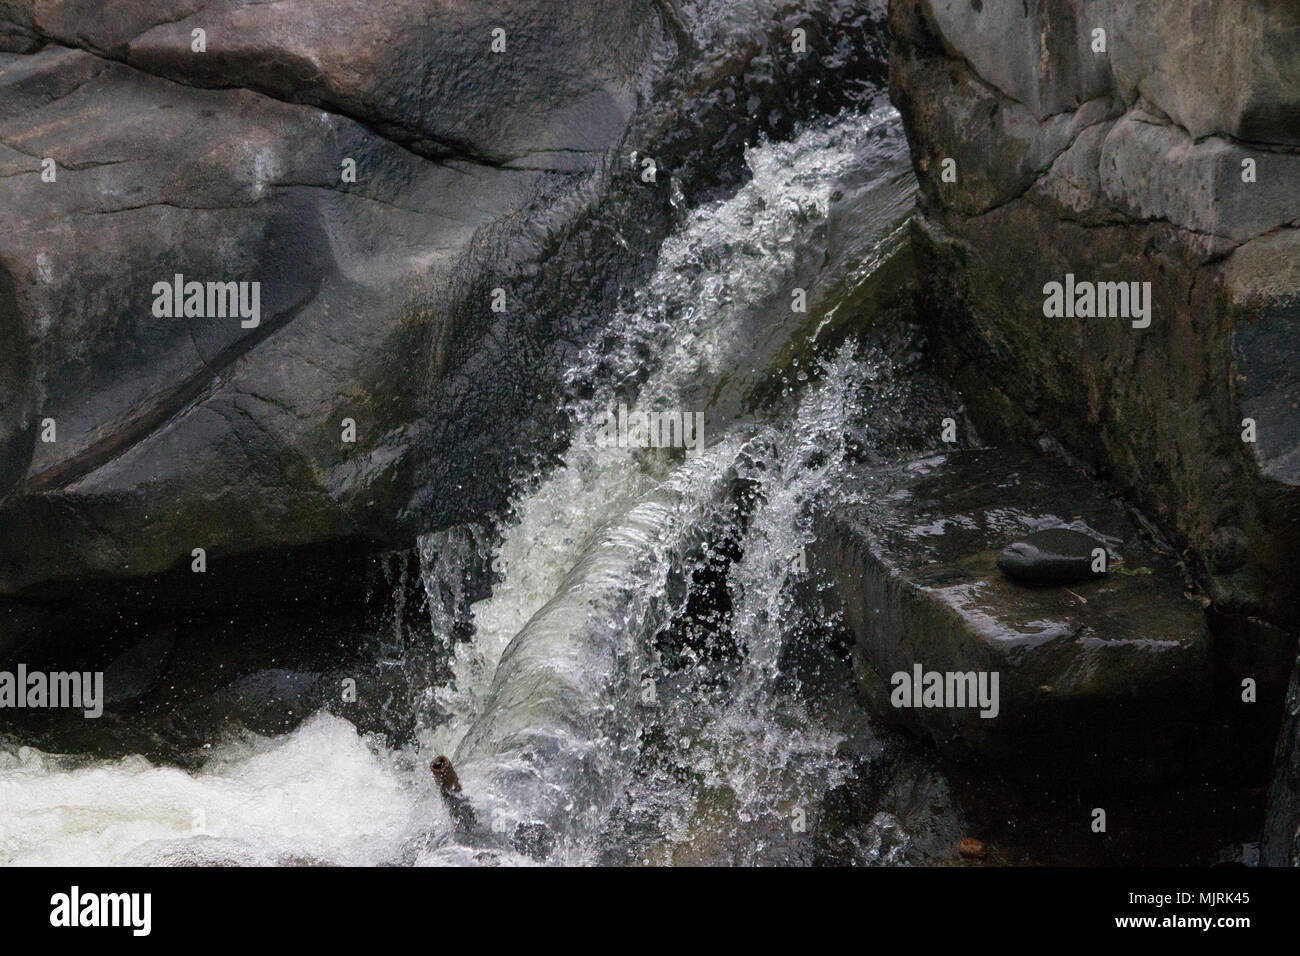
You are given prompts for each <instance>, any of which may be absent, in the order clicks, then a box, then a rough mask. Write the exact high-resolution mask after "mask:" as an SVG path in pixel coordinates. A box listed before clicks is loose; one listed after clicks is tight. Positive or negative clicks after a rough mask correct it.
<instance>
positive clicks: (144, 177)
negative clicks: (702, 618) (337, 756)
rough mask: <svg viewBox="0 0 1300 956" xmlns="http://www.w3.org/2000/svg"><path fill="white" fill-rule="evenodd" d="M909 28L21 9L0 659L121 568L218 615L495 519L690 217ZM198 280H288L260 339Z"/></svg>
mask: <svg viewBox="0 0 1300 956" xmlns="http://www.w3.org/2000/svg"><path fill="white" fill-rule="evenodd" d="M881 16H882V9H881V6H880V4H868V5H865V6H864V5H862V4H857V3H851V2H848V0H808V2H801V0H790V2H783V3H782V2H768V0H755V2H754V3H752V4H747V5H745V6H744V7H743V8H740V9H736V10H734V11H732V12H730V13H728V14H727V15H726V16H722V15H721V14H719V13H717V12H714V11H712V10H711V8H710V6H709V5H708V4H702V5H699V9H697V6H696V5H694V4H685V5H683V4H680V3H671V2H667V0H665V2H663V3H659V4H649V3H647V4H631V5H628V4H622V5H618V7H617V9H615V8H610V7H608V5H603V4H598V3H592V2H591V0H563V2H560V3H553V2H532V0H530V2H526V3H518V2H514V0H509V2H507V0H491V2H486V3H475V4H453V5H448V4H445V3H439V2H434V0H403V2H400V3H392V4H379V5H376V4H372V3H368V2H360V0H356V2H352V0H348V2H345V3H343V4H338V3H325V2H321V0H287V2H284V3H275V4H251V5H250V4H246V3H242V2H234V0H214V2H209V3H201V4H196V3H189V2H181V0H168V2H161V3H160V2H151V3H144V2H134V0H124V2H121V3H115V4H112V5H111V6H109V7H106V8H104V9H102V10H101V9H99V8H98V7H95V6H94V5H89V6H87V5H85V4H80V3H73V2H58V3H37V2H34V0H3V2H0V51H8V52H0V337H2V338H3V339H4V341H5V343H6V346H5V348H3V349H0V529H3V534H0V655H4V656H10V655H12V653H14V651H15V648H16V647H17V646H18V644H19V643H20V642H22V641H25V640H29V639H35V638H36V637H39V638H40V639H41V640H42V641H51V640H53V639H54V638H55V629H54V627H53V623H54V620H55V618H56V617H58V614H57V613H56V611H55V610H53V608H55V605H56V604H57V605H58V606H59V607H66V605H67V604H68V603H69V602H76V601H78V600H80V595H82V594H83V593H84V592H85V590H86V587H87V586H88V585H89V584H92V583H93V584H96V585H101V584H105V583H107V584H108V585H109V589H110V590H113V592H114V593H116V594H119V595H120V594H124V593H126V592H125V591H123V590H122V589H120V588H118V589H115V590H114V589H113V588H112V587H111V585H112V583H113V582H122V581H126V580H129V581H132V582H133V583H138V584H139V591H138V592H135V594H136V598H135V603H136V606H137V607H138V606H139V605H140V604H151V603H153V604H156V603H157V602H158V601H159V600H160V599H161V597H164V596H168V597H170V596H174V595H176V594H178V593H189V592H190V591H191V590H192V587H191V585H192V584H193V582H194V581H195V580H196V578H197V576H196V575H190V572H189V568H190V565H191V561H192V560H193V558H192V553H193V550H194V549H195V548H203V549H204V550H205V552H206V556H205V560H206V562H207V571H206V574H207V575H208V576H209V577H213V576H216V577H219V578H220V580H221V581H222V586H221V587H219V588H215V589H213V590H212V591H211V592H209V593H208V595H207V598H206V599H207V600H217V601H237V600H239V601H244V602H251V603H258V602H274V601H275V599H276V592H277V588H278V587H279V572H280V569H282V568H283V567H285V566H286V564H287V563H288V562H289V561H294V562H306V563H308V564H310V563H312V562H313V561H315V560H316V557H317V555H318V552H319V551H322V550H324V549H326V548H335V547H337V546H339V545H340V543H343V542H345V543H347V544H348V545H349V546H351V547H353V548H354V549H356V550H358V551H360V552H369V553H374V552H376V551H378V550H381V549H385V548H392V547H409V546H410V545H411V543H412V542H413V540H414V538H415V535H416V534H417V533H420V532H423V531H428V530H430V529H437V528H443V527H446V526H448V525H450V524H452V523H454V522H457V521H461V520H465V519H467V518H482V517H484V516H487V515H490V514H495V513H497V512H499V510H500V508H501V507H502V506H503V505H504V502H505V501H506V499H507V496H508V493H509V490H510V487H511V483H512V481H513V480H514V479H515V477H516V476H517V474H518V471H519V464H520V461H521V460H529V459H531V458H532V457H533V456H534V455H536V454H541V453H545V452H547V451H550V450H553V448H554V445H555V443H556V441H557V440H558V436H559V435H560V434H561V433H562V425H563V412H562V407H561V406H562V402H561V401H560V400H559V394H558V393H559V384H558V380H559V375H560V372H561V371H562V370H563V368H565V367H566V364H567V359H568V358H571V357H572V355H573V354H574V352H575V350H576V349H577V348H578V347H579V346H580V345H581V344H582V343H584V342H586V341H589V339H590V337H591V335H592V334H594V333H595V332H596V331H598V330H599V329H600V327H601V323H602V322H603V321H605V320H606V319H607V317H608V314H609V312H610V308H611V306H612V304H613V303H615V302H616V301H617V297H618V296H619V295H621V294H623V293H625V292H626V290H627V289H628V288H630V287H632V286H633V285H634V282H633V281H632V280H633V279H634V278H635V277H636V276H639V275H642V274H644V271H645V270H646V268H647V267H648V263H649V261H650V256H648V255H647V253H648V252H650V251H651V250H653V249H654V248H655V246H656V245H657V243H658V241H659V240H660V239H661V238H662V236H663V235H664V234H665V233H666V231H667V230H668V228H669V227H670V226H671V224H672V222H673V221H674V219H675V217H676V216H677V215H678V211H677V209H676V208H675V204H676V205H680V204H681V203H682V202H684V201H686V199H687V198H689V197H690V196H691V194H692V192H693V191H695V190H703V189H706V188H710V187H712V186H715V185H717V184H718V183H719V182H727V181H729V177H734V176H735V175H736V168H737V166H738V165H739V161H740V153H741V150H742V148H743V146H744V145H745V143H746V141H747V140H748V139H750V138H751V137H752V136H753V135H754V134H755V132H757V131H760V130H762V131H771V132H781V131H788V130H789V128H790V127H791V126H792V124H793V123H794V122H795V120H796V119H797V118H798V117H799V116H800V115H807V114H808V113H813V112H817V111H819V110H824V109H836V108H838V106H840V105H843V104H844V103H845V102H847V101H849V100H851V99H852V98H853V97H858V96H864V95H867V94H868V93H869V92H870V91H871V90H873V89H878V88H879V84H880V82H881V81H882V80H883V59H882V57H881V56H880V52H881V50H880V47H881V37H882V33H881V32H880V31H879V30H874V31H873V30H871V29H869V26H870V24H872V23H876V24H879V22H880V19H881ZM801 24H802V25H804V26H806V27H807V29H808V43H809V50H808V53H807V54H805V55H803V56H795V55H793V54H792V53H791V54H790V55H788V56H786V55H782V54H781V51H788V50H789V43H788V37H789V34H790V30H791V29H792V28H793V27H794V26H796V25H801ZM498 27H500V28H501V29H503V30H504V31H505V35H504V43H505V51H504V52H502V53H496V52H493V49H492V44H493V41H494V33H493V31H494V30H495V29H497V28H498ZM199 29H201V30H203V31H204V41H205V44H206V49H205V51H204V52H195V49H194V42H195V40H194V34H193V31H195V30H199ZM697 34H698V35H697ZM777 40H780V41H781V43H780V45H779V46H778V47H771V48H770V45H771V44H773V43H775V42H776V41H777ZM706 45H707V48H706ZM774 52H775V54H776V55H773V54H774ZM814 77H816V78H818V82H816V83H814V82H811V80H812V78H814ZM873 78H874V83H873V82H872V80H873ZM760 106H762V107H763V108H762V109H760V108H759V107H760ZM634 152H635V153H636V154H637V155H638V156H645V155H653V157H654V158H655V160H656V161H657V163H658V176H657V178H656V180H655V181H654V182H652V183H645V182H643V181H642V179H641V173H642V167H640V166H639V165H638V166H634V165H633V164H632V163H631V161H630V158H631V155H632V153H634ZM46 158H49V159H52V160H54V162H55V164H56V165H55V167H54V170H55V173H56V178H55V180H54V181H52V182H49V181H46V180H45V179H44V178H43V177H42V172H43V171H46V170H47V164H45V163H44V162H43V161H44V160H45V159H46ZM349 160H351V161H355V171H356V175H355V181H351V177H350V175H347V176H345V173H350V171H351V167H350V164H349V163H348V162H347V161H349ZM683 193H685V195H683ZM176 275H183V276H184V278H185V280H188V281H199V282H218V281H220V282H227V281H229V282H245V281H246V282H258V283H260V316H259V317H258V321H257V323H256V324H255V325H254V324H253V323H252V321H251V320H244V321H241V319H240V318H239V317H230V316H227V317H225V318H219V317H218V318H198V317H190V318H165V317H164V318H160V317H156V316H155V315H154V311H153V305H154V302H155V299H156V293H155V291H154V285H155V283H158V282H171V281H172V280H173V277H174V276H176ZM496 289H501V290H503V291H504V293H505V299H504V311H498V310H496V309H494V305H497V304H499V301H500V300H499V299H498V298H496V297H495V296H494V294H493V291H494V290H496ZM353 427H355V440H354V441H353V440H350V438H351V434H352V432H351V429H352V428H353ZM51 429H52V430H51ZM47 439H48V440H47ZM325 567H326V565H325V563H324V562H322V563H321V570H322V574H321V575H320V576H319V586H320V587H321V589H322V590H328V589H330V588H332V587H335V586H337V584H338V582H337V581H331V580H330V579H329V578H328V576H327V575H326V574H324V573H323V572H324V570H325ZM214 595H220V596H219V597H216V598H214ZM113 613H116V612H113ZM63 636H64V637H65V638H67V640H68V641H69V642H70V643H71V644H74V645H75V644H76V643H77V642H78V640H79V638H78V636H77V634H75V633H72V634H65V635H63ZM131 636H132V635H126V636H125V637H124V638H123V639H129V638H130V637H131Z"/></svg>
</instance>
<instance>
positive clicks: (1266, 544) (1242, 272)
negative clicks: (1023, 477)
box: [890, 0, 1300, 628]
mask: <svg viewBox="0 0 1300 956" xmlns="http://www.w3.org/2000/svg"><path fill="white" fill-rule="evenodd" d="M890 24H891V41H892V46H891V64H890V71H891V73H890V94H891V97H892V99H893V100H894V103H895V104H896V105H897V106H898V108H899V110H900V112H901V113H902V115H903V119H904V124H905V127H906V129H907V134H908V140H909V145H910V146H911V150H912V155H913V161H914V165H915V167H916V172H917V177H918V180H919V182H920V188H921V215H920V216H918V218H917V221H916V230H915V231H916V237H917V239H918V240H919V242H918V245H919V248H920V252H921V256H922V260H923V263H924V265H923V267H922V269H921V271H920V274H921V275H922V276H925V277H927V280H928V281H927V288H926V294H925V298H926V307H927V308H928V309H929V310H930V311H931V312H932V319H933V320H934V321H935V322H937V323H938V329H939V335H937V337H936V341H937V342H938V343H939V344H940V347H941V349H943V350H945V351H946V352H947V362H948V364H949V365H950V366H951V367H952V369H953V371H954V374H955V376H956V378H957V380H958V382H959V384H960V385H961V387H962V389H963V392H964V393H965V397H966V398H967V401H968V402H969V403H970V405H971V409H972V412H973V414H974V415H975V417H976V421H977V424H979V425H980V426H981V430H982V431H983V430H984V429H986V428H988V429H995V430H996V431H998V432H1005V433H1009V434H1018V435H1019V436H1021V437H1022V438H1025V439H1032V438H1036V437H1038V436H1039V435H1041V434H1043V433H1044V432H1046V433H1049V434H1051V435H1053V436H1055V437H1056V438H1058V439H1060V440H1061V441H1062V442H1063V443H1064V444H1065V445H1066V446H1067V447H1068V448H1069V449H1070V451H1071V452H1072V453H1074V454H1075V455H1077V456H1079V457H1081V458H1082V459H1084V460H1085V462H1086V463H1087V464H1088V465H1090V466H1091V467H1092V468H1094V469H1095V470H1096V471H1097V473H1098V474H1100V475H1101V476H1102V477H1103V478H1105V479H1107V480H1109V481H1111V482H1112V483H1113V485H1114V486H1115V487H1117V488H1118V489H1119V490H1122V491H1123V492H1124V493H1126V494H1127V495H1129V496H1130V497H1131V498H1132V499H1133V500H1134V501H1135V502H1137V503H1138V504H1139V506H1140V507H1141V508H1142V509H1143V510H1144V512H1145V513H1146V514H1147V515H1148V516H1149V517H1151V518H1152V519H1153V520H1154V521H1155V522H1156V523H1157V525H1158V526H1159V527H1160V528H1161V530H1162V531H1163V532H1164V533H1165V534H1166V535H1168V536H1169V537H1170V539H1171V540H1173V541H1174V542H1175V543H1176V544H1177V545H1178V546H1179V548H1180V550H1182V549H1186V551H1187V556H1188V558H1189V559H1190V560H1191V562H1192V564H1193V565H1194V567H1195V570H1196V572H1197V576H1198V580H1199V581H1200V583H1201V584H1202V586H1203V587H1204V588H1205V590H1206V592H1207V594H1208V595H1209V596H1210V597H1211V598H1212V599H1213V600H1214V602H1215V604H1216V606H1217V607H1218V608H1220V609H1222V610H1226V611H1229V612H1232V613H1249V614H1257V615H1261V616H1262V617H1264V618H1266V619H1269V620H1272V621H1274V622H1277V623H1281V624H1283V625H1284V626H1287V627H1292V628H1294V627H1295V626H1296V624H1297V623H1300V585H1298V584H1297V577H1296V575H1295V574H1294V568H1295V566H1296V564H1297V563H1298V562H1300V467H1298V466H1300V371H1297V370H1298V369H1300V276H1298V275H1297V271H1296V269H1297V265H1296V264H1297V263H1298V262H1300V228H1297V227H1300V149H1298V148H1297V146H1298V143H1300V121H1298V120H1300V68H1298V67H1300V62H1297V54H1296V50H1297V49H1300V20H1298V19H1297V18H1296V17H1295V15H1294V8H1293V7H1290V6H1289V5H1288V4H1286V3H1283V2H1279V0H1232V2H1225V3H1218V4H1131V3H1119V2H1111V0H1086V2H1085V0H1049V2H1045V3H1024V4H1022V3H1015V2H1009V3H990V2H979V0H896V2H894V3H893V4H892V5H891V14H890ZM1098 30H1101V31H1104V42H1105V48H1104V50H1103V49H1101V46H1100V42H1099V40H1100V39H1101V37H1100V35H1099V34H1098V33H1097V32H1096V31H1098ZM945 160H952V161H954V163H955V165H954V164H945ZM945 166H946V168H948V169H949V170H953V171H955V175H952V174H951V173H950V175H949V176H948V177H947V178H945V176H944V169H945ZM1248 168H1249V172H1247V169H1248ZM1067 274H1073V275H1074V276H1075V277H1076V278H1077V279H1079V280H1082V281H1089V282H1150V283H1151V294H1152V301H1153V316H1152V322H1151V325H1150V327H1149V328H1145V329H1140V330H1139V329H1134V328H1132V327H1131V324H1130V323H1129V322H1128V321H1126V320H1125V318H1123V317H1113V316H1112V317H1098V318H1082V319H1065V318H1045V316H1044V310H1043V302H1044V292H1045V290H1044V286H1045V284H1046V283H1048V282H1058V283H1059V282H1062V281H1063V280H1064V279H1065V276H1066V275H1067ZM1246 418H1250V419H1252V420H1253V421H1254V423H1255V441H1253V442H1248V441H1243V439H1242V435H1243V428H1244V427H1245V426H1244V424H1243V419H1246ZM1225 540H1232V541H1237V542H1240V543H1241V546H1240V547H1234V548H1227V549H1225V548H1223V547H1222V546H1221V544H1222V542H1223V541H1225Z"/></svg>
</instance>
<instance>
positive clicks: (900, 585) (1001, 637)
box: [809, 451, 1210, 775]
mask: <svg viewBox="0 0 1300 956" xmlns="http://www.w3.org/2000/svg"><path fill="white" fill-rule="evenodd" d="M854 482H855V483H854V484H852V485H851V486H850V487H848V488H846V489H845V492H846V495H847V496H848V500H849V502H850V503H848V504H841V505H837V507H836V508H835V509H834V511H833V512H832V513H829V514H826V515H824V516H823V517H822V518H821V519H820V523H819V529H818V535H817V542H816V545H815V546H814V548H813V549H812V551H811V552H810V555H809V560H810V566H812V565H813V564H815V565H816V566H817V568H818V569H820V570H821V571H822V572H824V573H826V574H828V575H829V576H830V578H831V579H832V580H833V581H834V582H835V584H836V590H837V592H838V595H839V598H840V600H841V601H842V602H843V607H844V614H845V619H846V622H847V623H848V625H849V626H850V628H851V630H852V631H853V633H854V635H855V636H856V642H857V643H856V649H855V652H854V654H855V671H856V673H857V676H858V680H859V683H860V684H861V686H862V688H863V690H864V692H865V694H866V696H867V699H868V702H869V703H870V704H871V705H872V706H873V709H874V710H876V711H877V712H879V713H881V714H883V715H884V716H886V717H887V718H888V719H891V720H893V721H896V722H898V723H901V724H903V725H905V726H908V727H910V728H912V729H913V730H917V731H920V732H921V733H923V734H925V735H927V736H929V737H930V738H931V739H933V740H934V741H935V743H936V744H938V745H939V746H940V747H941V748H943V749H944V750H947V751H949V752H951V753H954V754H956V755H959V756H970V755H971V754H972V753H982V754H988V755H994V756H997V757H1000V758H1002V759H1003V761H1004V764H1005V766H1006V767H1007V768H1008V769H1010V770H1013V771H1034V770H1039V769H1042V768H1044V767H1053V768H1059V770H1060V771H1061V772H1068V773H1070V774H1073V775H1078V774H1085V773H1119V772H1123V771H1126V770H1132V771H1137V772H1147V771H1155V770H1158V769H1167V768H1168V766H1169V765H1170V763H1171V762H1174V763H1182V758H1180V757H1178V756H1175V755H1176V754H1178V753H1179V750H1178V749H1177V747H1176V746H1175V745H1176V743H1177V742H1179V741H1182V740H1184V739H1186V738H1187V737H1188V736H1189V735H1190V734H1191V733H1192V732H1193V728H1194V727H1195V726H1196V725H1197V723H1198V720H1199V718H1200V716H1201V715H1203V713H1204V711H1205V705H1206V703H1207V698H1208V694H1207V690H1208V687H1209V680H1210V634H1209V630H1208V627H1207V625H1206V620H1205V613H1204V611H1203V609H1202V606H1201V604H1200V602H1198V601H1194V600H1190V599H1189V598H1188V597H1187V596H1185V595H1184V589H1185V584H1184V580H1183V576H1182V573H1181V571H1180V569H1179V568H1178V566H1177V565H1176V564H1175V562H1174V561H1173V560H1172V559H1171V558H1170V557H1168V556H1166V555H1164V554H1162V553H1160V552H1159V551H1158V550H1157V549H1156V548H1155V547H1153V546H1152V545H1151V544H1149V543H1148V542H1147V541H1146V540H1145V539H1144V537H1143V536H1142V535H1141V534H1140V533H1139V529H1138V527H1137V526H1136V525H1134V523H1133V522H1132V521H1131V519H1130V518H1129V517H1128V516H1127V514H1126V513H1125V512H1124V510H1123V509H1122V508H1121V507H1120V506H1119V505H1117V504H1116V503H1115V502H1113V501H1111V500H1110V499H1108V498H1106V497H1105V496H1104V495H1102V494H1101V493H1100V491H1099V490H1098V489H1097V488H1096V486H1095V485H1094V484H1093V483H1092V482H1091V481H1089V480H1088V479H1086V478H1084V477H1083V476H1082V475H1080V474H1079V473H1078V472H1077V471H1075V470H1072V469H1070V468H1068V467H1066V466H1064V465H1062V464H1060V463H1058V462H1056V461H1055V460H1053V459H1046V458H1040V457H1018V456H1016V455H1013V454H1008V453H1006V452H1002V451H963V452H953V453H951V454H948V455H946V456H936V457H932V458H926V459H920V460H916V461H913V462H910V463H907V464H904V465H900V466H895V467H890V468H886V469H882V470H867V471H865V472H864V473H863V474H862V475H861V476H860V477H859V478H857V479H854ZM1062 527H1064V528H1069V529H1071V530H1074V531H1076V532H1079V533H1081V534H1085V535H1087V536H1088V537H1090V538H1096V539H1099V540H1101V541H1104V542H1105V546H1106V548H1107V549H1108V551H1109V552H1110V553H1111V555H1112V557H1113V558H1114V559H1115V560H1117V561H1118V562H1119V563H1112V565H1111V568H1110V570H1109V573H1108V574H1106V575H1105V576H1104V577H1101V578H1098V579H1095V580H1090V581H1084V582H1079V583H1075V584H1072V585H1070V586H1068V587H1066V586H1062V587H1047V588H1044V587H1027V586H1025V585H1023V584H1021V583H1018V582H1016V581H1013V580H1010V579H1008V578H1007V577H1006V576H1005V575H1003V574H1002V573H1000V572H999V571H998V569H997V567H996V555H997V553H998V551H999V549H1001V548H1002V547H1003V545H1004V544H1005V543H1006V542H1007V541H1008V540H1015V539H1017V538H1020V537H1023V536H1024V535H1026V534H1027V533H1033V532H1035V531H1040V530H1043V529H1047V528H1062ZM918 665H919V666H920V668H921V670H922V672H923V673H928V672H938V673H940V674H945V675H946V674H948V673H958V672H960V673H969V672H975V673H976V674H979V673H983V674H985V675H991V674H993V673H996V674H997V675H998V680H997V684H996V685H993V684H992V682H991V680H990V681H989V682H988V684H987V685H982V686H986V687H989V688H992V687H996V699H995V700H994V701H993V704H994V706H992V707H988V706H984V707H981V706H978V705H976V701H975V700H973V699H971V700H967V701H965V702H964V703H965V704H966V706H961V704H962V703H963V702H962V701H959V700H946V701H944V703H946V704H948V705H953V704H957V705H958V706H916V703H915V702H911V706H903V707H896V706H894V704H895V703H898V702H899V701H898V700H897V699H896V697H895V689H896V687H897V686H898V684H897V681H896V679H895V675H898V674H902V675H903V683H905V684H906V685H908V689H909V690H910V689H911V685H912V681H913V675H914V668H915V667H916V666H918ZM922 702H924V701H922ZM902 703H904V704H908V703H909V702H908V701H905V700H904V701H902ZM986 703H987V701H986ZM982 713H989V714H990V716H987V717H985V716H981V714H982ZM1171 748H1173V749H1171Z"/></svg>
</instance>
